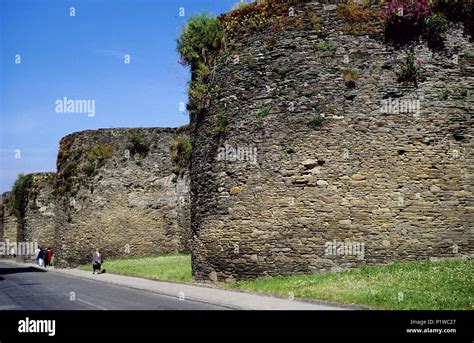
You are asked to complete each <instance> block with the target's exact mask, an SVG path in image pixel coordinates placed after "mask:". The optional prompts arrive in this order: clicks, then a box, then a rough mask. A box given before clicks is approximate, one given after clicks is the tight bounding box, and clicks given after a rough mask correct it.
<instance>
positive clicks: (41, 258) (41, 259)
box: [38, 248, 45, 267]
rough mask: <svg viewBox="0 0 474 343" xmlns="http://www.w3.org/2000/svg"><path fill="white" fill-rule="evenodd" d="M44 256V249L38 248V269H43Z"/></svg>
mask: <svg viewBox="0 0 474 343" xmlns="http://www.w3.org/2000/svg"><path fill="white" fill-rule="evenodd" d="M44 255H45V251H44V249H43V248H40V251H39V252H38V265H39V266H40V267H44Z"/></svg>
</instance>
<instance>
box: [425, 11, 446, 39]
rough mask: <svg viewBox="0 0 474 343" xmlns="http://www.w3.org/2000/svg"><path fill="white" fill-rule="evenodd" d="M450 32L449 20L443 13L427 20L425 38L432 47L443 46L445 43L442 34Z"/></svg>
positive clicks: (432, 15) (434, 14)
mask: <svg viewBox="0 0 474 343" xmlns="http://www.w3.org/2000/svg"><path fill="white" fill-rule="evenodd" d="M447 30H448V20H447V19H446V17H445V16H444V15H443V14H441V13H433V14H431V15H430V16H429V17H427V18H425V29H424V36H425V38H426V40H427V41H428V42H429V43H431V44H432V45H433V44H435V45H437V46H439V45H441V44H442V42H443V37H442V34H443V33H445V32H446V31H447Z"/></svg>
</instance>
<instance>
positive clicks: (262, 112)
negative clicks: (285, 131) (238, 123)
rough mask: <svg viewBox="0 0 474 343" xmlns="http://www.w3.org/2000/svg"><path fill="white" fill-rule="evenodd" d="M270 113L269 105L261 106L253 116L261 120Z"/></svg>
mask: <svg viewBox="0 0 474 343" xmlns="http://www.w3.org/2000/svg"><path fill="white" fill-rule="evenodd" d="M269 113H270V107H262V108H261V109H259V110H258V111H257V113H255V116H256V117H257V119H258V120H262V119H263V118H265V117H266V116H267V115H268V114H269Z"/></svg>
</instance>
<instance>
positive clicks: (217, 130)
mask: <svg viewBox="0 0 474 343" xmlns="http://www.w3.org/2000/svg"><path fill="white" fill-rule="evenodd" d="M227 125H228V121H227V116H226V114H225V112H224V111H220V112H219V113H218V114H217V123H216V125H215V126H214V127H213V128H212V129H211V133H212V134H213V135H214V136H218V135H222V134H225V133H226V132H227Z"/></svg>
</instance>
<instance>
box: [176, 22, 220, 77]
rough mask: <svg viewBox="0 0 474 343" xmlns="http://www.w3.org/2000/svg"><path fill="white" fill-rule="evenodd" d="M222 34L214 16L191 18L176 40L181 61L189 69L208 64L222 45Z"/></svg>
mask: <svg viewBox="0 0 474 343" xmlns="http://www.w3.org/2000/svg"><path fill="white" fill-rule="evenodd" d="M223 36H224V32H223V30H222V26H221V24H220V22H219V21H218V20H217V18H216V17H215V16H212V15H207V14H205V13H203V14H200V15H197V16H194V17H191V18H190V19H189V21H188V23H187V24H186V25H185V27H184V29H183V31H182V32H181V35H180V36H179V38H178V52H179V53H180V55H181V61H182V63H184V64H188V65H190V66H191V68H193V69H194V68H197V66H198V65H199V62H205V63H208V62H209V60H211V59H212V56H213V53H214V52H215V51H218V50H219V49H220V47H221V45H222V39H223Z"/></svg>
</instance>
